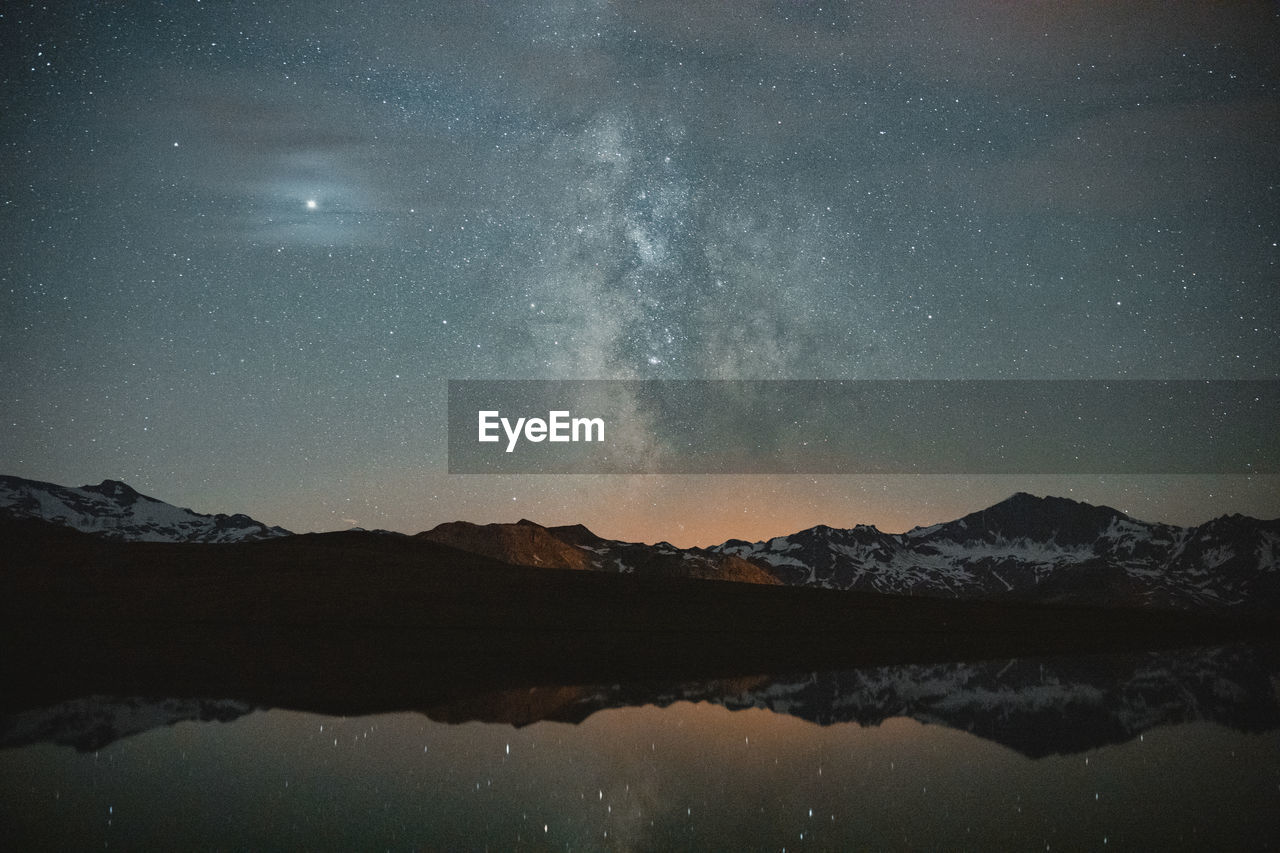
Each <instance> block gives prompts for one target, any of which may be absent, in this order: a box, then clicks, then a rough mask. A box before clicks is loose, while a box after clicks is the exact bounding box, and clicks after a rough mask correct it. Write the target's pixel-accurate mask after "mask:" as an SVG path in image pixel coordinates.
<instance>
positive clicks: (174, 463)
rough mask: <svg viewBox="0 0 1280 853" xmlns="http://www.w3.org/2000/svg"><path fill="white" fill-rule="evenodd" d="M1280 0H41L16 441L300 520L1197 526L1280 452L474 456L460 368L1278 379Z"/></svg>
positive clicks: (19, 8) (1261, 504)
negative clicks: (676, 472)
mask: <svg viewBox="0 0 1280 853" xmlns="http://www.w3.org/2000/svg"><path fill="white" fill-rule="evenodd" d="M1278 14H1280V13H1278V12H1277V6H1276V5H1275V4H1274V3H1264V2H1221V3H1208V2H1168V1H1167V0H1162V2H1113V1H1112V0H1106V2H1104V1H1103V0H1096V2H1080V3H1071V4H1059V3H1048V2H1026V3H1006V2H994V0H987V2H962V3H961V2H957V3H938V2H904V0H883V2H879V1H877V2H861V3H836V2H804V0H779V2H733V3H726V2H709V1H708V0H680V2H602V1H601V0H597V1H596V2H591V0H575V1H574V2H547V3H516V2H496V0H495V2H482V0H472V2H447V3H446V2H439V3H431V2H425V3H400V2H391V0H369V1H368V2H362V3H349V2H335V3H328V4H318V3H289V2H259V3H252V2H213V0H205V2H197V0H180V2H169V3H150V2H129V3H75V2H65V3H63V2H59V3H49V4H47V5H44V4H29V3H7V4H5V6H4V7H3V13H2V14H0V69H2V72H0V73H2V75H3V81H4V82H3V96H2V97H3V101H2V103H0V152H2V157H3V159H2V160H0V163H2V164H3V166H2V170H0V241H2V242H0V246H2V247H3V251H2V252H0V366H2V367H3V371H2V372H0V411H2V412H3V422H2V423H0V473H8V474H16V475H19V476H24V477H31V478H34V479H40V480H49V481H53V482H58V483H62V484H65V485H79V484H83V483H96V482H98V481H99V480H101V479H103V478H108V477H109V478H115V479H122V480H125V481H126V482H128V483H130V484H131V485H133V486H134V487H135V488H137V489H139V490H140V491H142V492H144V493H146V494H150V495H154V496H156V497H158V498H161V499H163V500H166V501H169V502H171V503H175V504H178V505H182V506H189V507H192V508H194V509H196V510H199V511H203V512H236V511H242V512H247V513H249V514H251V515H253V516H254V517H256V518H259V519H261V520H263V521H267V522H269V523H272V524H280V525H282V526H285V527H288V528H290V529H293V530H298V531H304V530H330V529H341V528H345V527H348V526H351V525H353V524H358V525H360V526H364V527H368V528H374V527H385V528H390V529H397V530H403V531H406V532H414V531H417V530H422V529H425V528H428V527H431V526H433V525H434V524H436V523H439V522H442V521H447V520H453V519H458V518H465V519H468V520H472V521H478V522H487V521H514V520H516V519H518V518H520V517H522V516H523V517H529V518H532V519H535V520H538V521H541V522H543V523H546V524H558V523H568V522H583V523H586V524H587V525H588V526H590V527H592V528H593V529H595V530H596V531H597V532H598V533H601V534H602V535H606V536H611V537H616V538H626V539H638V540H646V541H655V540H658V539H667V540H670V541H672V542H675V543H677V544H704V545H705V544H711V543H714V542H719V541H722V540H723V539H725V538H728V537H730V536H737V537H741V538H748V539H754V538H760V537H767V536H772V535H777V534H784V533H788V532H792V531H794V530H796V529H799V528H801V527H807V526H810V525H813V524H817V523H827V524H832V525H835V526H842V527H847V526H851V525H853V524H855V523H862V522H865V523H874V524H877V525H879V526H880V527H881V528H882V529H886V530H903V529H906V528H908V527H910V526H912V525H914V524H928V523H932V522H936V521H941V520H946V519H949V518H954V517H958V516H959V515H962V514H964V513H966V512H969V511H972V510H975V509H979V508H981V507H983V506H985V505H988V504H990V503H994V502H995V501H997V500H1000V499H1002V498H1004V497H1006V496H1007V495H1009V494H1010V493H1012V492H1014V491H1019V490H1024V491H1032V492H1036V493H1039V494H1058V495H1064V496H1068V497H1075V498H1077V499H1081V500H1088V501H1090V502H1094V503H1106V504H1109V505H1112V506H1116V507H1117V508H1120V509H1123V510H1126V511H1128V512H1130V513H1133V514H1135V515H1137V516H1138V517H1140V518H1144V519H1147V520H1154V521H1170V522H1175V523H1184V524H1186V523H1198V522H1201V521H1204V520H1207V519H1208V518H1210V517H1213V516H1217V515H1221V514H1223V513H1228V512H1244V513H1247V514H1251V515H1255V516H1260V517H1268V518H1270V517H1275V516H1278V515H1280V477H1278V476H1255V477H1243V476H1155V475H1144V476H1114V477H1111V476H1104V477H1098V476H1069V477H1068V476H1058V477H1048V476H1026V477H1018V476H1000V477H995V476H990V477H982V476H968V477H960V476H949V477H943V476H915V477H909V476H875V477H869V476H863V477H857V476H840V477H836V476H756V477H735V476H683V477H680V476H661V477H659V476H633V477H622V476H612V477H611V476H602V475H599V476H549V475H548V476H532V475H528V476H485V475H473V476H449V475H448V474H447V473H446V468H445V439H446V436H445V411H444V409H445V399H446V394H445V388H446V384H445V383H446V381H447V380H448V379H524V378H556V379H558V378H714V379H739V378H740V379H810V378H832V379H859V378H876V379H920V378H923V379H953V378H969V379H996V378H1018V379H1053V378H1207V379H1218V378H1238V379H1278V378H1280V346H1278V333H1280V299H1278V298H1277V290H1278V287H1280V188H1278V186H1277V184H1278V182H1280V50H1277V45H1278V44H1280V17H1278Z"/></svg>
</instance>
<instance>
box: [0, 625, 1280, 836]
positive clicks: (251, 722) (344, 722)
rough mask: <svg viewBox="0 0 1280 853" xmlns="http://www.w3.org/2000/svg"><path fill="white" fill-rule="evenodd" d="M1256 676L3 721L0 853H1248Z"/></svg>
mask: <svg viewBox="0 0 1280 853" xmlns="http://www.w3.org/2000/svg"><path fill="white" fill-rule="evenodd" d="M1274 662H1275V654H1274V649H1271V651H1268V649H1267V648H1263V647H1249V646H1233V647H1221V648H1201V649H1189V651H1179V652H1160V653H1129V654H1107V656H1093V657H1088V658H1043V660H1033V658H1028V660H1012V661H1010V660H1005V661H991V662H980V663H950V665H906V666H876V667H861V669H851V670H845V671H840V672H829V674H808V675H796V676H781V678H776V676H739V678H727V679H722V680H703V681H698V683H685V684H667V685H659V684H652V685H648V686H645V685H639V684H628V685H607V686H577V688H554V686H544V688H527V686H526V688H511V689H475V690H466V692H461V693H457V694H456V695H454V698H453V699H452V701H449V702H444V703H438V704H431V706H429V707H422V708H419V710H415V711H408V710H406V711H398V712H387V711H385V710H384V711H381V712H379V713H370V715H362V716H329V715H320V713H314V712H303V711H298V710H279V708H276V710H264V708H255V707H253V706H252V704H248V703H243V702H239V701H234V699H219V701H207V699H206V701H196V699H173V698H168V699H140V698H133V699H119V698H106V697H101V695H99V697H86V698H82V699H76V701H61V702H58V703H55V704H52V706H46V707H41V708H28V710H27V711H19V712H14V713H9V715H8V716H6V717H5V721H4V744H5V745H6V748H5V749H0V845H3V848H4V849H37V848H38V849H88V848H102V847H113V848H125V849H212V848H227V849H375V848H376V849H449V850H470V849H477V850H479V849H553V848H554V849H573V850H666V849H708V850H716V849H732V850H758V849H759V850H765V849H772V850H780V849H787V850H796V849H818V850H842V849H982V850H1004V849H1100V848H1108V849H1110V848H1117V849H1162V850H1171V849H1187V850H1202V849H1260V848H1265V847H1266V845H1267V844H1270V843H1274V840H1275V834H1274V830H1275V802H1276V795H1277V790H1280V730H1277V729H1276V724H1277V720H1280V711H1277V707H1280V704H1277V699H1276V690H1275V671H1276V670H1275V666H1274ZM659 706H660V707H659ZM908 717H910V719H908ZM196 720H206V721H207V722H192V721H196ZM182 721H187V722H182ZM557 721H567V722H557ZM970 731H972V733H973V734H969V733H970ZM975 735H977V736H975ZM1117 742H1125V743H1117ZM58 744H68V745H74V747H77V749H72V748H68V747H67V745H58ZM1103 744H1111V745H1103ZM79 751H88V752H79ZM1053 753H1069V754H1053ZM1028 756H1038V757H1036V758H1032V757H1028Z"/></svg>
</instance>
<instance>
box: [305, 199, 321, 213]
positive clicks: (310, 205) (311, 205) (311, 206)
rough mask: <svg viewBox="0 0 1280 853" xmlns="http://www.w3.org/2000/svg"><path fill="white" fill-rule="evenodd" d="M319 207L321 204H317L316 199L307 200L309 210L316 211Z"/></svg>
mask: <svg viewBox="0 0 1280 853" xmlns="http://www.w3.org/2000/svg"><path fill="white" fill-rule="evenodd" d="M319 206H320V204H319V202H317V201H316V200H315V199H314V198H309V199H307V210H315V209H316V208H318V207H319Z"/></svg>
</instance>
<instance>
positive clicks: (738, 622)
mask: <svg viewBox="0 0 1280 853" xmlns="http://www.w3.org/2000/svg"><path fill="white" fill-rule="evenodd" d="M0 534H3V536H0V546H3V547H4V549H5V550H4V562H5V564H6V568H5V569H4V570H3V572H2V573H0V642H2V643H3V648H4V653H3V657H2V669H0V678H2V679H3V684H4V685H5V690H4V691H3V694H4V699H3V700H2V703H3V704H2V706H0V710H3V711H15V710H21V709H24V708H30V707H35V706H37V705H41V704H47V703H50V702H55V701H60V700H65V699H70V698H75V697H76V696H83V695H88V694H93V693H97V694H105V695H167V696H179V695H185V696H204V697H209V696H216V697H230V698H236V699H240V700H244V701H247V702H252V703H254V704H258V705H262V706H268V707H285V708H294V709H299V710H313V711H320V712H325V713H337V714H343V713H378V712H383V711H394V710H405V709H411V708H420V707H426V706H430V705H434V704H440V703H443V702H448V701H450V700H451V699H452V698H456V696H457V695H461V694H465V693H467V692H468V691H470V692H474V691H477V690H506V689H514V688H522V687H539V686H546V685H564V684H590V683H596V684H603V683H615V682H624V681H631V682H638V681H652V680H662V681H670V680H681V679H708V678H731V677H736V676H743V675H752V674H759V673H766V672H788V671H803V670H810V671H816V670H838V669H848V668H856V667H864V666H880V665H891V664H907V663H933V662H947V661H958V660H982V659H995V658H1015V657H1023V656H1031V655H1051V654H1089V653H1099V652H1113V651H1124V650H1139V649H1156V648H1176V647H1184V646H1190V645H1197V644H1207V643H1222V642H1233V641H1237V640H1250V639H1270V638H1274V637H1276V636H1277V630H1276V624H1277V623H1276V620H1275V619H1274V618H1270V619H1268V618H1259V617H1256V616H1255V617H1252V618H1243V617H1241V616H1239V615H1218V614H1199V613H1196V614H1193V613H1186V612H1170V611H1143V610H1122V609H1106V608H1086V607H1066V606H1056V605H1044V604H1032V603H1007V602H1000V603H993V602H977V601H954V600H943V599H924V598H907V597H895V596H881V595H874V594H865V593H851V592H840V591H830V590H821V589H812V588H797V587H778V586H765V585H755V584H742V583H732V582H723V581H706V580H691V579H687V578H679V577H663V576H655V577H638V576H635V575H615V574H603V573H597V572H587V571H571V570H558V569H540V568H528V567H518V566H511V565H508V564H505V563H500V562H497V561H494V560H490V559H487V558H485V557H480V556H477V555H474V554H470V553H467V552H463V551H458V550H455V549H452V548H449V547H446V546H443V545H438V544H435V543H430V542H423V541H420V540H411V539H407V538H404V537H395V536H387V535H380V534H373V533H349V534H323V535H306V536H296V537H289V538H288V539H281V540H273V541H267V542H257V543H246V544H237V545H173V544H153V543H112V542H106V541H103V540H101V539H97V538H95V537H89V536H85V535H83V534H76V533H75V532H74V531H65V530H62V529H59V528H53V527H52V526H50V525H42V524H38V523H34V524H25V523H12V522H10V523H7V524H6V525H5V526H4V527H3V528H2V529H0Z"/></svg>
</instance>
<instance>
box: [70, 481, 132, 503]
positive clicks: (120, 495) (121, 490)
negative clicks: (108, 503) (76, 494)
mask: <svg viewBox="0 0 1280 853" xmlns="http://www.w3.org/2000/svg"><path fill="white" fill-rule="evenodd" d="M80 488H82V489H84V490H85V491H86V492H94V493H96V494H99V495H103V496H104V497H108V498H115V499H117V500H121V501H127V502H129V503H132V502H133V501H136V500H137V499H138V498H140V497H142V494H141V493H139V492H138V490H137V489H135V488H134V487H133V486H130V485H129V484H128V483H126V482H124V481H123V480H103V481H102V482H101V483H99V484H98V485H96V486H81V487H80Z"/></svg>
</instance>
